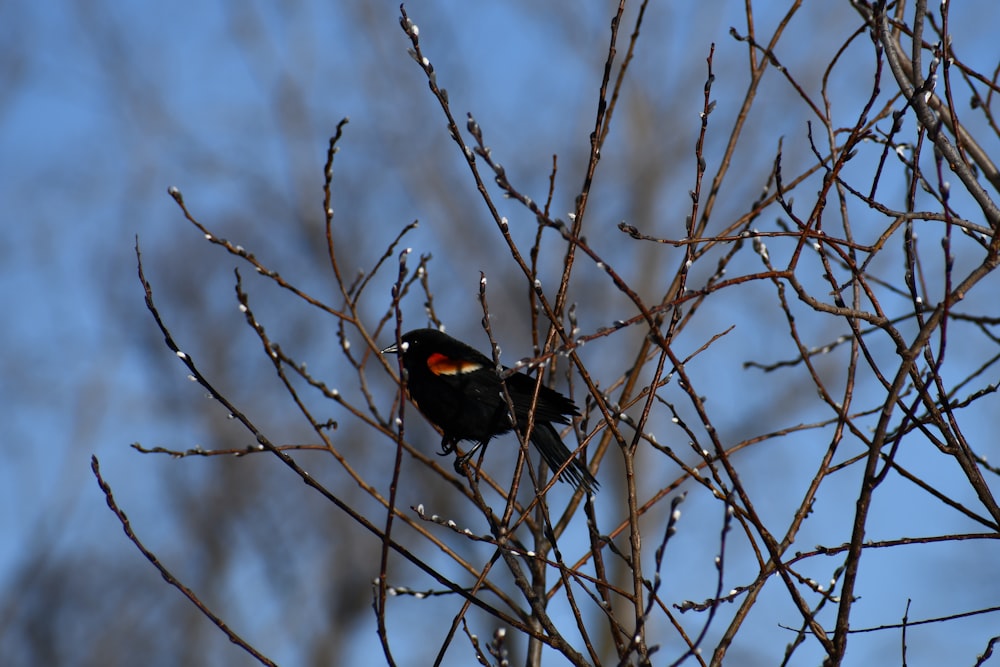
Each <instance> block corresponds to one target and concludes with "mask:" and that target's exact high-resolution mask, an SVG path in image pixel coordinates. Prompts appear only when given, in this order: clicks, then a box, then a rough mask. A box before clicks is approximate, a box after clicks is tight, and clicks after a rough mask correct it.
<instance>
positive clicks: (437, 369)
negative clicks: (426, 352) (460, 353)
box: [427, 352, 483, 375]
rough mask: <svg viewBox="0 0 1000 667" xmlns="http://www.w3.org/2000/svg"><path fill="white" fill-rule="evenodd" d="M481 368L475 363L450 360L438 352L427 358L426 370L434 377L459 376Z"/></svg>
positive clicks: (480, 365)
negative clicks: (429, 370)
mask: <svg viewBox="0 0 1000 667" xmlns="http://www.w3.org/2000/svg"><path fill="white" fill-rule="evenodd" d="M482 367H483V366H482V364H478V363H476V362H475V361H467V360H463V359H452V358H451V357H447V356H445V355H443V354H441V353H439V352H435V353H434V354H432V355H431V356H429V357H427V368H429V369H431V373H434V375H460V374H462V373H471V372H472V371H477V370H479V369H480V368H482Z"/></svg>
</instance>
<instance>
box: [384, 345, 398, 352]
mask: <svg viewBox="0 0 1000 667" xmlns="http://www.w3.org/2000/svg"><path fill="white" fill-rule="evenodd" d="M382 354H399V348H398V347H397V346H396V344H395V343H393V344H392V345H390V346H389V347H387V348H385V349H384V350H382Z"/></svg>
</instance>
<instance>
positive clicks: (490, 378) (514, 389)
mask: <svg viewBox="0 0 1000 667" xmlns="http://www.w3.org/2000/svg"><path fill="white" fill-rule="evenodd" d="M401 342H402V344H401V345H400V346H398V347H397V346H396V345H390V346H389V347H387V348H385V349H384V350H382V354H387V353H393V354H399V355H401V356H402V358H403V368H405V369H406V374H407V380H406V388H407V391H408V392H409V394H410V398H411V399H412V400H413V402H414V403H415V404H416V405H417V407H418V408H419V409H420V411H421V412H422V413H423V414H424V416H425V417H427V419H429V420H430V421H431V422H432V423H433V424H435V425H436V426H437V427H438V428H440V429H441V431H442V432H443V433H444V437H443V438H442V439H441V449H442V454H447V453H449V452H452V451H454V449H455V445H456V444H457V443H458V442H459V441H460V440H472V441H474V442H475V443H476V445H475V446H474V447H473V448H472V450H471V451H469V452H467V453H466V454H465V455H463V456H462V457H461V458H460V459H458V461H456V467H458V466H459V465H460V464H462V463H464V462H465V461H467V460H468V458H469V457H470V456H471V455H472V454H473V452H475V451H476V450H477V449H479V448H480V447H485V446H486V443H488V442H489V441H490V439H492V438H493V437H494V436H497V435H502V434H504V433H507V432H508V431H510V430H511V428H512V427H511V421H510V417H508V412H509V411H508V406H507V399H506V398H505V397H504V393H503V386H502V385H501V382H502V381H501V379H500V375H499V374H498V373H497V371H496V365H495V364H494V363H493V360H492V359H490V358H489V357H487V356H486V355H484V354H482V353H480V352H478V351H476V350H475V349H473V348H471V347H469V346H468V345H466V344H465V343H463V342H462V341H459V340H455V339H454V338H452V337H451V336H449V335H447V334H444V333H442V332H440V331H438V330H437V329H414V330H413V331H410V332H407V333H405V334H403V337H402V339H401ZM505 382H506V385H507V392H508V393H509V394H510V399H511V402H512V403H513V405H514V416H515V418H516V419H517V426H518V429H519V430H520V431H521V432H522V434H523V433H524V430H525V428H526V427H527V425H528V411H529V410H530V408H531V402H532V397H533V396H534V393H535V380H534V378H531V377H529V376H527V375H524V374H522V373H513V374H511V375H509V376H508V377H507V379H506V381H505ZM579 414H580V412H579V410H577V409H576V406H575V405H573V401H571V400H569V399H568V398H566V397H565V396H563V395H562V394H560V393H559V392H557V391H554V390H552V389H549V388H548V387H546V386H544V385H543V386H542V387H540V389H539V392H538V401H537V402H536V404H535V423H534V427H533V428H532V431H531V442H532V443H533V444H534V445H535V447H536V448H537V449H538V451H539V452H540V453H541V454H542V458H544V459H545V462H546V463H547V464H548V465H549V467H550V468H552V470H554V471H557V470H560V469H562V473H561V475H560V478H561V479H563V480H568V481H569V482H570V483H571V484H573V486H574V487H576V488H583V489H584V491H586V492H587V493H592V492H594V491H595V490H596V489H597V486H598V484H597V480H595V479H594V477H593V475H591V474H590V471H589V470H587V467H586V466H585V465H583V463H582V462H581V461H580V460H579V459H577V458H574V457H573V453H572V452H571V451H570V450H568V449H567V448H566V445H564V444H563V442H562V440H561V439H560V438H559V433H557V432H556V430H555V428H553V426H552V422H556V423H559V424H569V423H570V421H569V417H571V416H574V415H579ZM567 462H568V465H567ZM564 465H565V466H566V467H565V468H564V467H563V466H564Z"/></svg>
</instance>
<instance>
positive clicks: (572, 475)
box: [531, 422, 600, 493]
mask: <svg viewBox="0 0 1000 667" xmlns="http://www.w3.org/2000/svg"><path fill="white" fill-rule="evenodd" d="M531 442H532V443H534V445H535V448H536V449H538V451H539V452H540V453H541V455H542V458H543V459H545V462H546V463H547V464H548V465H549V467H550V468H551V469H552V470H553V472H555V471H558V470H562V472H561V473H560V475H559V479H561V480H562V481H564V482H569V483H570V484H572V485H573V486H574V487H575V488H577V489H580V488H582V489H583V490H584V491H585V492H586V493H593V492H594V491H596V490H597V487H598V486H600V485H599V484H598V483H597V480H596V479H594V476H593V475H591V474H590V471H589V470H587V466H585V465H583V463H582V462H581V461H580V459H578V458H576V457H575V456H573V452H571V451H570V450H568V449H567V448H566V445H564V444H563V441H562V439H560V438H559V433H558V432H557V431H556V429H555V428H554V427H553V426H552V424H550V423H548V422H541V423H539V422H535V427H534V428H533V429H532V432H531ZM567 461H568V462H569V465H567V464H566V462H567ZM564 466H565V467H564Z"/></svg>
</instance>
